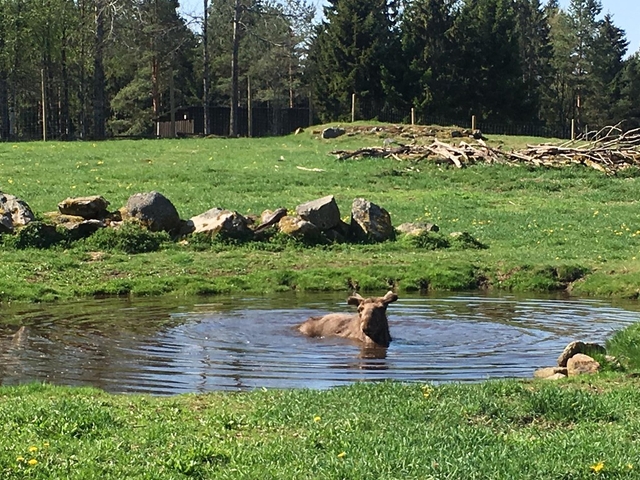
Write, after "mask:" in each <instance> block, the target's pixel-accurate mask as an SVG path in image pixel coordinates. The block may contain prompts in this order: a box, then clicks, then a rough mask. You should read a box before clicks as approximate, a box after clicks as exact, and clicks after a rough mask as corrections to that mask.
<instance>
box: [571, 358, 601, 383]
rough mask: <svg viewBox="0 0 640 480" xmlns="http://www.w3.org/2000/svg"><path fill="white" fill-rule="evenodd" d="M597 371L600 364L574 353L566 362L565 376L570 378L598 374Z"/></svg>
mask: <svg viewBox="0 0 640 480" xmlns="http://www.w3.org/2000/svg"><path fill="white" fill-rule="evenodd" d="M599 371H600V364H599V363H598V362H596V361H595V360H594V359H593V358H591V357H590V356H589V355H585V354H584V353H576V354H575V355H574V356H572V357H571V358H570V359H569V360H568V361H567V374H568V375H569V376H570V377H575V376H576V375H584V374H590V373H598V372H599Z"/></svg>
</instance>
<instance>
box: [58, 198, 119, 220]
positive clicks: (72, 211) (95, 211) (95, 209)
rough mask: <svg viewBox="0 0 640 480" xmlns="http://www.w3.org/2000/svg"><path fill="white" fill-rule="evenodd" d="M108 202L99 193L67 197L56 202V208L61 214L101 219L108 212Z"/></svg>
mask: <svg viewBox="0 0 640 480" xmlns="http://www.w3.org/2000/svg"><path fill="white" fill-rule="evenodd" d="M108 206H109V202H107V201H106V200H105V198H104V197H102V196H100V195H93V196H90V197H76V198H67V199H66V200H63V201H62V202H60V203H59V204H58V210H60V213H62V214H63V215H73V216H77V217H82V218H85V219H101V218H104V217H105V216H106V215H107V214H108V212H107V207H108Z"/></svg>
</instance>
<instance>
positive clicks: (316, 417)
mask: <svg viewBox="0 0 640 480" xmlns="http://www.w3.org/2000/svg"><path fill="white" fill-rule="evenodd" d="M320 420H322V419H321V418H320V417H318V416H317V415H316V416H315V417H313V421H314V422H319V421H320Z"/></svg>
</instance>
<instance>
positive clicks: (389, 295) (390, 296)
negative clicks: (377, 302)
mask: <svg viewBox="0 0 640 480" xmlns="http://www.w3.org/2000/svg"><path fill="white" fill-rule="evenodd" d="M396 300H398V295H396V294H395V293H393V292H387V294H386V295H385V296H384V297H382V303H384V304H385V305H387V304H389V303H393V302H395V301H396Z"/></svg>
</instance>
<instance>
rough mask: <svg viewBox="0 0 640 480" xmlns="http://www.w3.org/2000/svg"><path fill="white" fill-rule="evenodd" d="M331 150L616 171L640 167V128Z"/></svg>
mask: <svg viewBox="0 0 640 480" xmlns="http://www.w3.org/2000/svg"><path fill="white" fill-rule="evenodd" d="M586 138H590V140H587V139H586ZM331 154H333V155H336V156H337V158H338V159H339V160H348V159H354V158H362V157H382V158H394V159H396V160H413V161H422V160H425V159H429V158H432V159H434V160H436V161H444V162H447V163H452V164H454V165H455V166H456V167H458V168H462V167H464V166H465V165H470V164H474V163H514V164H515V163H525V164H531V165H535V166H545V167H561V166H566V165H573V164H579V165H586V166H588V167H591V168H595V169H596V170H599V171H601V172H604V173H606V174H608V175H614V174H615V173H616V172H617V171H619V170H622V169H625V168H629V167H632V166H635V167H640V129H635V130H630V131H627V132H621V131H620V130H619V129H618V127H617V126H616V127H607V128H605V129H602V130H600V131H599V132H593V133H591V134H589V135H587V136H585V137H584V138H581V139H578V140H574V141H570V142H566V143H563V144H559V145H552V144H540V145H528V146H527V148H524V149H520V150H511V151H503V150H501V149H500V148H499V147H497V148H496V147H491V146H489V145H487V144H486V143H485V142H484V141H482V140H477V141H474V142H473V143H467V142H465V141H462V142H460V144H459V145H457V146H456V145H452V144H449V143H445V142H441V141H439V140H438V139H435V140H434V141H433V142H432V143H430V144H429V145H417V144H412V145H387V146H384V147H365V148H360V149H358V150H352V151H348V150H335V151H333V152H331Z"/></svg>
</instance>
